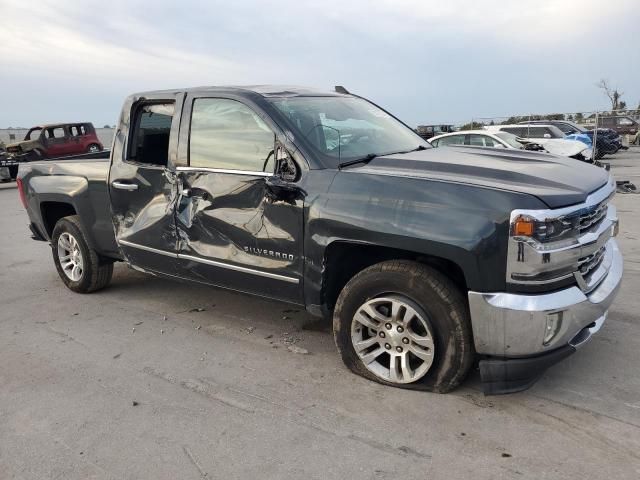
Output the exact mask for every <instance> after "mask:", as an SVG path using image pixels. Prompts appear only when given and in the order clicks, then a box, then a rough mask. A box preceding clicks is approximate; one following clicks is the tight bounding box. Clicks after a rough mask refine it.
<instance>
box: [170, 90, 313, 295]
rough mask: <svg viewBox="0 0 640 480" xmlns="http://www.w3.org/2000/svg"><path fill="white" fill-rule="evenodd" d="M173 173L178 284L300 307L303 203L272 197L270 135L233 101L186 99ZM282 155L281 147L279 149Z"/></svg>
mask: <svg viewBox="0 0 640 480" xmlns="http://www.w3.org/2000/svg"><path fill="white" fill-rule="evenodd" d="M183 115H184V117H185V120H183V123H185V122H189V121H190V129H184V130H183V131H185V132H189V133H188V134H186V135H184V136H183V135H181V138H180V152H184V156H185V158H186V162H185V163H187V164H188V166H183V167H178V177H179V182H180V189H179V191H180V201H179V206H178V210H177V215H176V226H177V228H178V237H179V246H178V265H179V269H180V272H181V273H180V274H181V276H184V277H187V278H190V279H193V280H197V281H201V282H205V283H211V284H215V285H220V286H223V287H229V288H232V289H235V290H240V291H245V292H249V293H254V294H258V295H263V296H267V297H271V298H277V299H281V300H287V301H293V302H301V301H302V260H303V259H302V245H303V242H302V234H303V228H302V225H303V222H302V219H303V198H302V197H301V196H299V195H295V194H294V195H285V196H284V197H286V198H284V197H283V196H282V195H278V194H277V193H274V190H273V188H272V186H271V185H270V182H271V181H272V180H273V178H274V177H273V172H274V165H275V163H276V162H275V161H274V157H275V156H276V154H274V146H275V138H276V135H275V133H274V132H275V130H276V126H275V125H273V124H272V123H271V121H270V119H269V118H268V117H266V116H265V115H264V114H262V115H261V114H260V113H259V111H258V110H257V107H255V106H251V105H248V104H246V103H243V102H241V101H240V100H238V99H231V98H203V97H187V101H186V102H185V108H184V113H183ZM279 148H280V147H279Z"/></svg>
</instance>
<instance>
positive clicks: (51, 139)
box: [7, 122, 103, 160]
mask: <svg viewBox="0 0 640 480" xmlns="http://www.w3.org/2000/svg"><path fill="white" fill-rule="evenodd" d="M101 150H103V146H102V143H100V140H99V139H98V136H97V135H96V130H95V128H93V124H92V123H88V122H85V123H57V124H50V125H40V126H37V127H32V128H30V129H29V131H28V132H27V134H26V135H25V137H24V140H22V141H20V142H14V143H10V144H9V145H7V153H8V154H10V155H11V156H13V157H21V158H26V159H29V160H38V159H41V158H47V157H60V156H63V155H75V154H79V153H96V152H99V151H101Z"/></svg>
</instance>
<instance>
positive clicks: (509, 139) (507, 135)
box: [495, 132, 522, 148]
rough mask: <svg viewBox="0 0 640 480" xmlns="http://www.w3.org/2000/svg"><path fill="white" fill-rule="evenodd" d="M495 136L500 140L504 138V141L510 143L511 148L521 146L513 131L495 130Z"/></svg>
mask: <svg viewBox="0 0 640 480" xmlns="http://www.w3.org/2000/svg"><path fill="white" fill-rule="evenodd" d="M495 136H496V137H498V138H499V139H500V140H504V141H505V142H506V143H508V144H509V145H511V146H512V147H513V148H522V144H521V143H520V142H518V140H517V139H518V137H516V136H515V135H514V134H513V133H509V132H495Z"/></svg>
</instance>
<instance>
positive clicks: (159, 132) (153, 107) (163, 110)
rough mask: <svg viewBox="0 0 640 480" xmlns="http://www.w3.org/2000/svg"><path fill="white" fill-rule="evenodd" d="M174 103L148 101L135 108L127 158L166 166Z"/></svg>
mask: <svg viewBox="0 0 640 480" xmlns="http://www.w3.org/2000/svg"><path fill="white" fill-rule="evenodd" d="M173 112H174V104H173V102H167V103H150V104H143V105H140V106H139V107H138V108H136V109H135V113H134V121H133V130H132V133H131V142H130V147H129V160H132V161H135V162H138V163H146V164H149V165H159V166H163V167H164V166H166V165H167V162H168V160H169V135H170V133H171V121H172V120H173Z"/></svg>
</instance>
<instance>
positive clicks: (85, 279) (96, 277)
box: [51, 215, 113, 293]
mask: <svg viewBox="0 0 640 480" xmlns="http://www.w3.org/2000/svg"><path fill="white" fill-rule="evenodd" d="M63 233H67V234H70V235H71V236H72V237H73V238H74V239H75V240H76V241H77V242H78V246H79V249H80V253H81V255H82V263H83V271H82V274H81V276H80V278H79V279H78V280H77V281H74V280H72V279H71V278H69V276H67V274H66V273H65V272H64V270H63V267H62V265H61V264H60V258H59V255H58V240H59V238H60V235H62V234H63ZM51 250H52V254H53V262H54V263H55V265H56V269H57V270H58V275H60V278H61V279H62V281H63V282H64V284H65V285H66V286H67V288H69V290H72V291H74V292H77V293H90V292H95V291H96V290H100V289H101V288H104V287H106V286H107V285H109V283H110V282H111V277H112V275H113V262H110V261H106V262H105V261H101V259H100V257H99V256H98V254H97V253H96V251H95V250H93V249H92V248H90V247H89V244H88V243H87V240H86V235H85V233H84V231H83V229H82V226H81V224H80V217H78V216H77V215H72V216H69V217H64V218H62V219H60V220H58V222H57V223H56V226H55V227H54V229H53V234H52V235H51Z"/></svg>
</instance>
